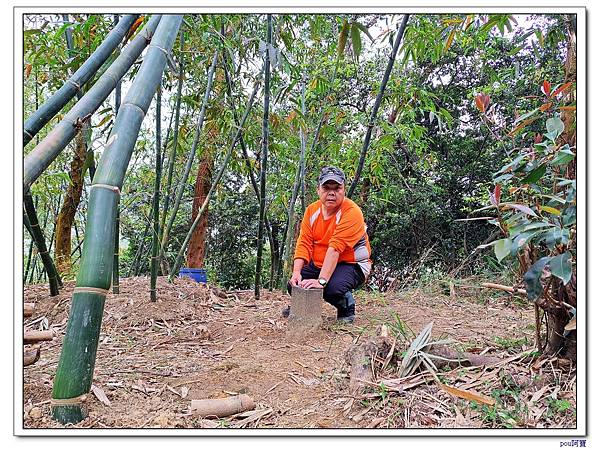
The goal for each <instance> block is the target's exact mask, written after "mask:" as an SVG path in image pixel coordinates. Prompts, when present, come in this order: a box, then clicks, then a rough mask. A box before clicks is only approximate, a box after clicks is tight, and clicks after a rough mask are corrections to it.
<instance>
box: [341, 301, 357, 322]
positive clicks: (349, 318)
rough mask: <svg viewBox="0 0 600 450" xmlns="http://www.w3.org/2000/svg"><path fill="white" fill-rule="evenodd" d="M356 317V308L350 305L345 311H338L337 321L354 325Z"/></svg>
mask: <svg viewBox="0 0 600 450" xmlns="http://www.w3.org/2000/svg"><path fill="white" fill-rule="evenodd" d="M354 317H355V307H354V305H350V306H348V307H347V308H344V309H338V312H337V320H338V322H344V323H353V322H354Z"/></svg>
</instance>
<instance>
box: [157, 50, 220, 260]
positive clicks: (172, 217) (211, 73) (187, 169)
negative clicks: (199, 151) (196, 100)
mask: <svg viewBox="0 0 600 450" xmlns="http://www.w3.org/2000/svg"><path fill="white" fill-rule="evenodd" d="M218 56H219V54H218V52H215V54H214V56H213V60H212V64H211V65H210V69H209V70H208V77H207V81H206V91H205V92H204V100H203V102H202V107H201V108H200V115H199V116H198V123H197V125H196V135H195V136H194V142H193V144H192V149H191V150H190V153H189V154H188V159H187V162H186V165H185V168H184V169H183V175H182V176H181V179H180V181H179V187H178V189H177V193H176V195H175V202H174V203H173V211H171V215H170V217H169V222H167V226H166V227H165V229H164V233H163V235H162V242H161V244H160V252H159V256H158V260H159V261H162V259H163V257H164V254H165V251H166V250H167V244H168V243H169V235H170V234H171V229H172V228H173V224H174V223H175V218H176V216H177V211H178V210H179V205H180V203H181V198H182V197H183V191H184V189H185V186H186V185H187V180H188V176H189V174H190V170H191V168H192V163H193V162H194V157H195V155H196V148H197V147H198V143H199V142H200V135H201V134H202V127H203V125H204V115H205V114H206V108H207V107H208V101H209V99H210V93H211V90H212V84H213V77H214V74H215V70H216V68H217V60H218Z"/></svg>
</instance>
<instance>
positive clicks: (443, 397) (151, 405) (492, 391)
mask: <svg viewBox="0 0 600 450" xmlns="http://www.w3.org/2000/svg"><path fill="white" fill-rule="evenodd" d="M73 287H74V284H73V282H70V283H66V284H65V287H64V288H63V289H62V290H61V293H60V295H59V296H57V297H50V296H49V293H48V288H47V286H46V285H32V286H27V287H26V288H25V291H24V301H25V302H34V303H35V304H36V309H35V313H34V315H33V317H31V318H28V319H26V321H25V326H24V328H25V329H27V330H37V329H44V328H49V329H52V330H54V331H55V333H56V338H55V339H54V340H53V341H51V342H43V343H41V358H40V360H39V361H37V363H35V364H34V365H32V366H28V367H25V368H24V370H23V394H24V395H23V398H24V404H23V421H24V422H23V425H24V427H25V428H38V429H39V428H63V427H65V426H64V425H61V424H59V423H57V422H55V421H54V420H52V418H51V417H50V397H51V393H52V383H53V377H54V374H55V373H56V367H57V363H58V359H59V356H60V350H61V344H62V339H63V336H64V332H65V329H66V322H67V318H68V314H69V309H70V304H71V297H72V292H73ZM120 290H121V292H120V293H119V294H116V295H115V294H109V295H108V296H107V299H106V303H105V309H104V318H103V323H102V329H101V335H100V345H99V348H98V354H97V360H96V367H95V372H94V381H93V388H92V393H90V394H89V395H88V398H87V400H86V405H87V408H88V411H89V416H88V418H87V419H85V420H84V421H82V422H81V423H78V424H75V425H71V424H69V425H66V427H67V428H220V427H223V428H228V427H231V428H234V427H247V428H503V427H505V428H535V427H538V428H573V427H575V425H576V420H575V419H576V415H575V414H576V408H575V406H576V405H575V398H576V396H575V388H576V375H575V372H576V370H575V368H574V367H572V366H571V365H570V364H569V363H568V362H567V361H564V360H559V359H556V358H550V359H539V358H538V359H536V358H533V357H532V356H531V352H532V351H534V350H535V347H534V342H535V336H534V335H535V327H534V323H535V322H534V311H533V308H532V307H531V306H530V305H528V304H526V303H524V302H522V301H517V299H515V298H514V297H511V296H510V295H505V293H497V292H489V291H481V290H473V289H468V288H463V289H455V288H454V287H453V288H452V292H451V294H452V295H450V292H448V293H445V292H444V291H443V290H442V289H438V288H435V289H434V288H431V289H425V290H422V289H414V290H411V291H406V292H390V293H385V294H380V293H369V292H366V291H358V292H356V293H355V297H356V300H357V318H356V321H355V323H354V324H353V325H340V324H338V323H336V320H335V310H334V309H333V308H332V307H330V306H329V305H327V304H325V305H324V307H323V308H324V309H323V312H324V315H323V325H322V327H321V329H320V330H319V331H318V332H316V333H315V334H313V335H311V336H309V337H308V338H307V339H305V340H303V341H301V342H299V341H292V340H290V339H287V338H286V327H287V323H286V319H284V318H282V317H281V310H282V308H284V307H285V306H286V305H287V304H288V298H289V297H288V296H287V295H284V294H282V293H280V292H269V291H266V290H265V291H262V293H261V298H260V300H259V301H257V302H255V300H254V296H253V292H251V291H235V292H224V291H221V290H219V289H216V288H211V287H207V286H205V285H202V284H197V283H195V282H194V281H192V280H191V279H187V278H183V279H177V280H176V281H175V282H174V283H173V284H169V283H168V282H167V281H166V279H164V278H159V280H158V292H159V299H158V301H157V302H156V303H151V302H150V300H149V297H150V296H149V279H148V278H145V277H137V278H125V279H122V280H121V286H120ZM429 322H433V338H434V339H437V338H452V339H453V340H455V341H456V345H455V346H456V347H457V348H459V349H461V350H466V351H469V352H472V353H477V354H485V355H490V356H496V357H500V358H502V362H501V363H498V364H494V365H490V366H483V367H461V368H457V369H453V370H446V371H440V372H439V373H438V374H437V376H438V378H439V379H440V380H441V382H442V383H444V384H446V385H448V386H451V387H455V388H459V389H462V390H467V391H469V392H471V393H474V394H476V395H483V396H487V397H491V398H493V399H494V400H495V403H494V405H493V406H492V405H486V404H482V403H478V402H477V401H469V400H468V399H464V398H460V397H457V396H456V395H454V394H451V393H448V392H446V391H444V390H443V389H441V388H440V385H439V384H437V383H436V382H435V381H434V378H433V376H432V375H431V373H429V372H428V371H426V370H423V371H422V372H420V373H418V374H417V376H416V378H415V377H412V379H411V383H408V384H407V383H406V380H403V379H399V377H398V365H399V364H400V361H401V359H402V356H403V352H404V351H405V350H406V348H407V347H408V345H409V344H410V339H409V340H406V339H404V338H403V337H402V333H400V330H404V332H405V334H406V333H407V331H406V330H412V332H413V333H414V334H418V333H419V331H420V330H421V329H422V328H423V327H424V326H425V325H427V324H428V323H429ZM382 324H386V325H387V326H388V328H389V330H391V332H392V334H393V335H395V336H397V343H396V354H395V355H394V358H392V361H391V362H389V363H388V364H387V365H386V366H385V367H383V365H382V364H381V361H372V363H373V372H374V382H373V383H372V385H370V387H369V388H368V389H367V390H366V391H365V392H361V393H359V394H357V395H351V394H350V392H349V388H348V386H349V375H348V373H349V366H348V364H347V363H346V362H345V359H344V354H345V352H346V351H347V350H348V349H349V348H350V347H351V346H352V345H355V344H360V343H361V342H363V341H364V340H365V339H367V338H368V337H369V336H372V335H374V334H376V333H378V332H379V330H380V329H381V325H382ZM414 334H413V336H414ZM415 380H416V382H415ZM238 393H246V394H248V395H249V396H250V397H252V398H253V399H254V401H255V402H256V408H255V410H254V411H252V412H249V413H245V414H237V415H234V416H229V417H225V418H217V417H208V418H200V417H197V416H196V415H194V414H193V413H192V412H191V406H190V405H191V400H192V399H205V398H223V397H227V396H230V395H234V394H238ZM102 394H105V396H106V399H103V395H102ZM101 399H103V400H104V402H103V401H101Z"/></svg>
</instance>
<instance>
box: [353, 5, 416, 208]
mask: <svg viewBox="0 0 600 450" xmlns="http://www.w3.org/2000/svg"><path fill="white" fill-rule="evenodd" d="M408 16H409V14H404V18H403V19H402V22H401V23H400V27H399V28H398V33H397V34H396V39H395V40H394V46H393V48H392V53H391V54H390V57H389V59H388V64H387V67H386V69H385V73H384V75H383V80H381V86H380V87H379V93H378V94H377V98H376V99H375V104H374V105H373V111H371V118H370V119H369V123H368V125H367V133H366V134H365V140H364V142H363V148H362V150H361V152H360V159H359V160H358V167H357V168H356V173H355V174H354V179H353V180H352V184H351V185H350V189H348V194H347V197H348V198H351V197H352V194H354V191H355V189H356V186H357V185H358V181H359V180H360V175H361V173H362V169H363V166H364V165H365V158H366V156H367V150H368V149H369V145H370V143H371V134H372V133H373V127H374V126H375V121H376V120H377V112H378V111H379V105H381V101H382V100H383V94H384V92H385V88H386V86H387V82H388V80H389V78H390V74H391V73H392V68H393V67H394V61H395V60H396V54H397V53H398V48H399V47H400V42H401V41H402V36H403V35H404V30H405V29H406V24H407V22H408Z"/></svg>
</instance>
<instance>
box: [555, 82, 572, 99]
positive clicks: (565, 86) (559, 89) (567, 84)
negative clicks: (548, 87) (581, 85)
mask: <svg viewBox="0 0 600 450" xmlns="http://www.w3.org/2000/svg"><path fill="white" fill-rule="evenodd" d="M572 84H573V82H572V81H569V82H568V83H565V84H563V85H562V86H561V87H559V88H558V89H556V90H555V91H554V92H553V93H552V95H551V96H550V97H556V96H557V95H558V94H560V93H561V92H562V91H564V90H565V89H569V88H570V87H571V85H572Z"/></svg>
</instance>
